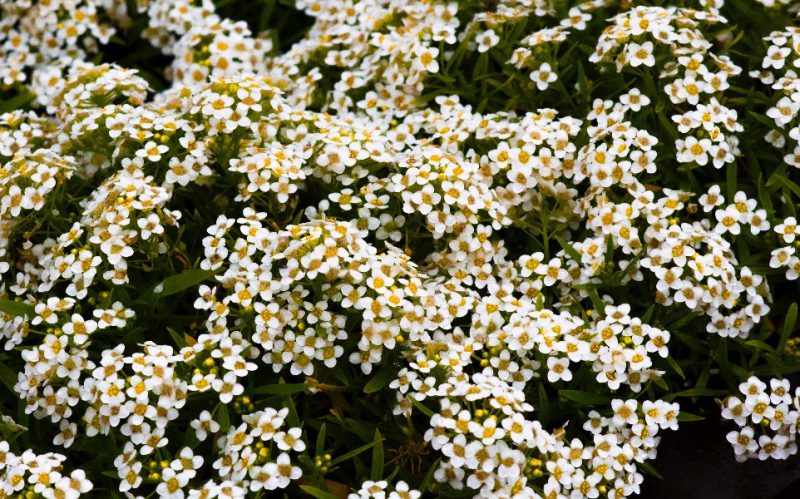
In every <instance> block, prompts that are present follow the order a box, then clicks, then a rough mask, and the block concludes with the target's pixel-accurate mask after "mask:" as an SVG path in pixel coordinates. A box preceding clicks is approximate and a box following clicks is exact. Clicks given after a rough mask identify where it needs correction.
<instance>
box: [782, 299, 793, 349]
mask: <svg viewBox="0 0 800 499" xmlns="http://www.w3.org/2000/svg"><path fill="white" fill-rule="evenodd" d="M796 322H797V302H795V303H792V304H791V305H790V306H789V310H787V311H786V319H784V321H783V330H782V331H781V339H780V341H778V352H782V351H783V348H784V347H785V346H786V342H787V341H788V340H789V335H791V334H792V331H793V330H794V325H795V323H796Z"/></svg>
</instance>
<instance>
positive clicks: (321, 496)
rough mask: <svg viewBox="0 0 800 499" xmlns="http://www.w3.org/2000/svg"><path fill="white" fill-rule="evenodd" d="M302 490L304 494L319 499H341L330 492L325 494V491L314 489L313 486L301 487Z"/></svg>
mask: <svg viewBox="0 0 800 499" xmlns="http://www.w3.org/2000/svg"><path fill="white" fill-rule="evenodd" d="M300 488H301V489H303V492H305V493H306V494H308V495H310V496H313V497H316V498H317V499H339V498H338V497H336V496H335V495H333V494H331V493H330V492H325V491H324V490H322V489H318V488H316V487H312V486H311V485H301V486H300Z"/></svg>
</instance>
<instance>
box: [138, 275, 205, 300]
mask: <svg viewBox="0 0 800 499" xmlns="http://www.w3.org/2000/svg"><path fill="white" fill-rule="evenodd" d="M214 274H216V271H215V270H203V269H189V270H185V271H183V272H181V273H180V274H176V275H173V276H169V277H167V278H166V279H164V280H163V281H161V282H160V283H159V284H157V285H156V286H155V287H154V288H153V294H154V295H157V296H158V297H159V298H163V297H165V296H169V295H174V294H175V293H179V292H181V291H183V290H184V289H187V288H190V287H192V286H194V285H196V284H200V283H201V282H203V281H205V280H206V279H209V278H211V277H212V276H213V275H214Z"/></svg>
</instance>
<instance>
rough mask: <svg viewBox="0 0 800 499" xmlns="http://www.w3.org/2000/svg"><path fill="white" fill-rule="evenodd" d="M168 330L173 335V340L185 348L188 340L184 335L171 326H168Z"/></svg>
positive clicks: (179, 346)
mask: <svg viewBox="0 0 800 499" xmlns="http://www.w3.org/2000/svg"><path fill="white" fill-rule="evenodd" d="M167 332H169V335H170V336H172V340H173V341H174V342H175V344H176V345H178V348H183V347H185V346H186V340H185V339H183V336H181V335H180V334H179V333H178V332H177V331H175V330H174V329H172V328H171V327H168V328H167Z"/></svg>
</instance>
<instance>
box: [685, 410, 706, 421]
mask: <svg viewBox="0 0 800 499" xmlns="http://www.w3.org/2000/svg"><path fill="white" fill-rule="evenodd" d="M705 419H706V418H704V417H703V416H698V415H697V414H692V413H691V412H684V411H681V412H680V413H678V421H680V422H681V423H684V422H686V423H688V422H691V421H703V420H705Z"/></svg>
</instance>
